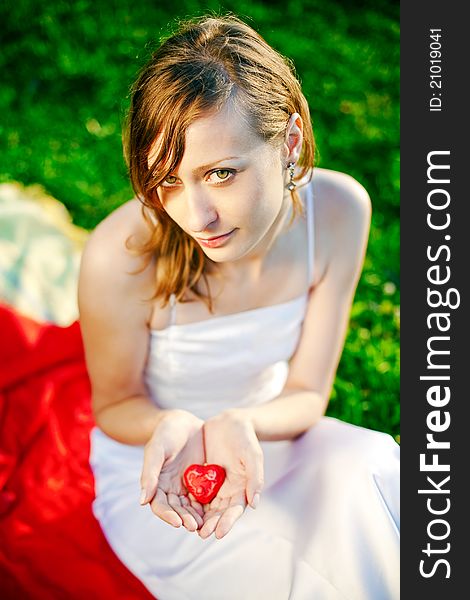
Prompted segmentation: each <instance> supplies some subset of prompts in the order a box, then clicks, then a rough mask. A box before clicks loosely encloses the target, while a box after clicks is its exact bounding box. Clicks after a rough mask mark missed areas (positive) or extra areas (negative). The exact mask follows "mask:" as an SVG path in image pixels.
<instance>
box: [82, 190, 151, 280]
mask: <svg viewBox="0 0 470 600" xmlns="http://www.w3.org/2000/svg"><path fill="white" fill-rule="evenodd" d="M149 234H150V228H149V226H148V225H147V223H146V222H145V220H144V218H143V216H142V211H141V204H140V202H139V201H138V200H136V199H133V200H129V201H128V202H126V203H124V204H122V205H121V206H119V207H118V208H117V209H115V210H114V211H113V212H112V213H110V214H109V215H108V216H107V217H106V218H105V219H103V221H101V222H100V223H99V224H98V225H97V226H96V227H95V229H94V230H93V232H92V233H91V235H90V237H89V239H88V241H87V244H86V246H85V248H84V252H83V257H82V270H83V269H87V270H90V271H92V273H93V274H94V275H95V276H97V277H103V278H105V280H112V281H113V282H114V283H120V284H121V285H126V284H129V285H133V284H134V285H135V277H137V279H140V280H142V279H144V278H145V276H146V275H145V272H144V273H143V276H142V277H139V276H137V275H136V276H134V277H133V278H132V277H130V275H131V273H132V272H133V271H137V270H139V269H140V268H141V267H142V266H143V264H144V260H143V259H142V257H140V256H139V255H138V254H137V253H134V252H132V251H131V247H132V245H133V244H134V243H142V242H143V241H145V240H146V239H148V236H149ZM129 242H130V246H129Z"/></svg>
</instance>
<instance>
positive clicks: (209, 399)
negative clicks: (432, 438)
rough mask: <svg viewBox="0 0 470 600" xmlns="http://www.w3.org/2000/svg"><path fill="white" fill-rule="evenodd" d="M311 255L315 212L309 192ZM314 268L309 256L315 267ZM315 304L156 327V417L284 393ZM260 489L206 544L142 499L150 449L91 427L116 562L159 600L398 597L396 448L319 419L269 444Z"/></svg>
mask: <svg viewBox="0 0 470 600" xmlns="http://www.w3.org/2000/svg"><path fill="white" fill-rule="evenodd" d="M307 200H308V201H307V219H308V220H307V222H308V224H309V226H308V230H309V236H308V239H309V250H308V256H309V257H311V256H313V251H312V247H313V231H314V228H313V219H312V217H313V207H312V198H311V196H308V195H307ZM312 264H313V261H309V265H310V266H309V269H310V272H311V269H312ZM306 305H307V295H306V294H305V295H302V296H300V297H298V298H295V299H293V300H291V301H289V302H285V303H282V304H278V305H273V306H268V307H263V308H258V309H254V310H248V311H244V312H240V313H236V314H231V315H226V316H219V317H214V318H210V319H208V320H205V321H202V322H196V323H189V324H181V325H178V324H176V323H175V322H174V321H175V309H176V306H175V305H174V303H173V309H172V321H171V324H170V325H169V326H168V327H167V328H166V329H163V330H153V331H152V332H151V344H150V353H149V358H148V364H147V367H146V383H147V386H148V388H149V391H150V393H151V395H152V398H153V400H154V402H155V403H156V404H158V406H160V407H162V408H182V409H186V410H188V411H191V412H192V413H194V414H195V415H197V416H198V417H200V418H202V419H207V418H209V417H211V416H213V415H215V414H217V413H219V412H220V411H222V410H224V409H226V408H228V407H234V406H248V405H250V406H251V405H254V404H262V403H264V402H269V401H270V400H272V399H273V398H275V397H276V396H277V395H279V393H280V392H281V391H282V389H283V386H284V383H285V381H286V378H287V374H288V361H289V359H290V358H291V357H292V355H293V354H294V352H295V349H296V346H297V344H298V341H299V338H300V334H301V327H302V321H303V318H304V314H305V310H306ZM261 447H262V449H263V452H264V469H265V486H264V488H263V491H262V494H261V501H260V503H259V506H258V508H257V509H256V510H253V509H251V508H250V507H248V508H247V509H246V511H245V513H244V514H243V515H242V517H241V518H240V519H239V520H238V521H237V522H236V523H235V525H234V527H233V528H232V530H231V531H230V532H229V533H228V534H227V535H226V536H225V537H224V538H222V539H220V540H218V539H216V538H215V536H214V535H212V536H210V537H209V538H207V539H205V540H203V539H201V538H200V537H199V536H198V534H197V533H194V532H193V533H191V532H188V531H187V530H186V529H184V528H183V527H181V528H179V529H177V528H174V527H172V526H171V525H169V524H167V523H165V522H163V521H162V520H160V519H159V518H158V517H156V516H155V515H154V514H153V513H152V512H151V509H150V507H149V506H148V505H146V506H144V507H142V506H140V504H139V495H140V481H139V480H140V474H141V469H142V460H143V448H142V447H140V446H128V445H125V444H120V443H118V442H116V441H114V440H112V439H110V438H109V437H107V436H106V435H105V434H104V433H103V432H101V430H99V429H98V428H94V429H93V430H92V433H91V456H90V463H91V466H92V469H93V473H94V476H95V491H96V499H95V501H94V503H93V512H94V514H95V516H96V518H97V519H98V521H99V522H100V525H101V527H102V529H103V532H104V534H105V536H106V538H107V540H108V542H109V543H110V545H111V547H112V548H113V549H114V551H115V553H116V554H117V555H118V556H119V558H120V559H121V560H122V562H123V563H124V564H125V565H126V566H127V567H128V568H129V569H130V571H132V572H133V573H134V574H135V575H136V576H137V577H138V578H139V579H140V580H141V581H142V582H143V584H144V585H145V586H146V587H147V589H148V590H149V591H150V592H151V593H152V594H153V595H154V596H155V597H156V598H158V599H159V600H340V599H347V600H389V599H394V600H396V599H398V598H399V446H398V444H396V442H395V441H394V440H393V438H392V437H391V436H389V435H386V434H384V433H379V432H376V431H371V430H368V429H364V428H362V427H357V426H354V425H350V424H347V423H344V422H342V421H339V420H337V419H333V418H329V417H324V418H323V419H322V420H321V421H320V422H319V423H318V424H317V425H315V426H314V427H313V428H311V429H310V430H309V431H307V432H306V433H304V434H303V435H302V436H300V437H299V438H298V439H297V440H286V441H277V442H261Z"/></svg>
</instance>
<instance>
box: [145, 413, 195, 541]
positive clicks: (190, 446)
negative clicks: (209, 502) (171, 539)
mask: <svg viewBox="0 0 470 600" xmlns="http://www.w3.org/2000/svg"><path fill="white" fill-rule="evenodd" d="M203 424H204V421H202V420H201V419H198V418H197V417H195V416H194V415H193V414H191V413H190V412H188V411H184V410H169V411H167V414H166V415H165V416H164V417H163V418H162V420H161V421H160V422H159V424H158V425H157V427H156V428H155V431H154V433H153V435H152V437H151V438H150V440H149V441H148V442H147V443H146V445H145V449H144V464H143V469H142V476H141V487H142V498H141V504H147V503H150V507H151V509H152V512H153V513H154V514H155V515H156V516H157V517H160V519H162V520H163V521H165V522H166V523H169V524H170V525H173V526H174V527H181V525H183V526H184V527H185V528H186V529H188V531H196V530H197V529H198V528H199V527H201V526H202V525H203V516H204V509H203V507H202V505H201V504H200V503H199V502H197V501H196V500H195V498H193V497H190V495H189V494H188V491H187V490H186V488H185V487H184V484H183V481H182V474H183V473H184V471H185V470H186V468H187V467H189V465H191V464H194V463H198V464H201V463H203V462H204V440H203V429H202V426H203Z"/></svg>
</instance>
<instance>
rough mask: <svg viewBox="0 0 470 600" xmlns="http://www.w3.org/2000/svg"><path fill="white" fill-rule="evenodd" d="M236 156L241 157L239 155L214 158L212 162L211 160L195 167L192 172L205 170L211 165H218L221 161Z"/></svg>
mask: <svg viewBox="0 0 470 600" xmlns="http://www.w3.org/2000/svg"><path fill="white" fill-rule="evenodd" d="M236 158H241V157H240V156H226V157H225V158H219V159H218V160H215V161H214V162H211V163H209V164H207V165H201V166H200V167H196V168H195V169H193V173H200V172H201V171H206V170H207V169H210V168H211V167H213V166H215V165H218V164H220V163H222V162H225V161H226V160H233V159H236Z"/></svg>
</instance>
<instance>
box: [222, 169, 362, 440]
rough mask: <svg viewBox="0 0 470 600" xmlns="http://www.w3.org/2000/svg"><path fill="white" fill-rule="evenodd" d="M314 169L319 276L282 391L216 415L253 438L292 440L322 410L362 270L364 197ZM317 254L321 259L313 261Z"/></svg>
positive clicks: (352, 185)
mask: <svg viewBox="0 0 470 600" xmlns="http://www.w3.org/2000/svg"><path fill="white" fill-rule="evenodd" d="M320 173H321V175H320ZM320 173H319V174H317V175H316V176H315V178H314V180H313V183H314V184H315V237H316V240H317V243H316V252H317V257H316V261H315V264H316V267H317V266H318V265H319V264H320V263H321V264H322V265H323V267H322V269H321V271H322V274H321V278H320V280H319V281H318V282H317V285H316V286H315V288H314V290H313V292H312V293H311V296H310V300H309V304H308V308H307V313H306V316H305V320H304V324H303V329H302V337H301V339H300V342H299V346H298V348H297V351H296V353H295V355H294V356H293V358H292V360H291V362H290V368H289V375H288V378H287V382H286V385H285V387H284V390H283V392H282V393H281V394H280V395H279V396H278V397H277V398H275V399H274V400H272V401H271V402H268V403H266V404H264V405H260V406H255V407H247V408H241V409H232V410H229V411H227V412H226V413H223V414H222V415H220V418H224V419H229V420H233V419H234V420H239V419H241V420H248V421H249V422H250V423H252V425H253V427H254V429H255V432H256V434H257V437H258V439H259V440H282V439H290V438H295V437H297V436H298V435H300V434H301V433H303V432H304V431H306V430H307V429H308V428H309V427H311V426H312V425H314V424H315V423H316V422H317V421H318V420H319V419H320V417H321V416H322V415H323V414H324V413H325V410H326V407H327V405H328V400H329V396H330V394H331V388H332V386H333V382H334V377H335V373H336V369H337V367H338V363H339V359H340V357H341V352H342V349H343V346H344V342H345V338H346V333H347V328H348V322H349V314H350V310H351V305H352V301H353V298H354V294H355V290H356V286H357V283H358V280H359V277H360V274H361V271H362V265H363V262H364V256H365V252H366V247H367V239H368V233H369V227H370V216H371V204H370V199H369V196H368V194H367V192H366V190H365V189H364V188H363V187H362V186H361V185H360V184H359V183H358V182H357V181H356V180H354V179H353V178H352V177H349V176H347V175H344V174H342V173H337V172H334V171H325V170H321V171H320ZM317 178H318V184H317ZM318 254H321V255H322V257H324V259H323V258H322V259H321V260H320V261H319V260H318V258H319V257H318Z"/></svg>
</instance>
